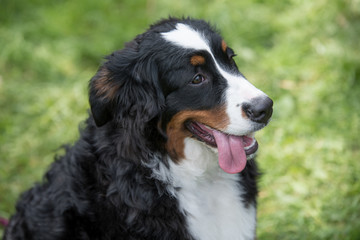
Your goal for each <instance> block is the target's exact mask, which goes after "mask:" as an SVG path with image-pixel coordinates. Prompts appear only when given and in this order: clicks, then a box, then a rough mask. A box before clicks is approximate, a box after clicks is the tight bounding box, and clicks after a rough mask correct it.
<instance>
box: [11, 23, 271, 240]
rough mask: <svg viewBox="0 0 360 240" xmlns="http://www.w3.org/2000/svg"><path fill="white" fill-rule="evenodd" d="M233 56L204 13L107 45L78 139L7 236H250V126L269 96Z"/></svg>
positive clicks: (204, 239)
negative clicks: (112, 48) (122, 44)
mask: <svg viewBox="0 0 360 240" xmlns="http://www.w3.org/2000/svg"><path fill="white" fill-rule="evenodd" d="M234 56H235V53H234V51H233V50H232V49H231V48H230V47H228V46H227V44H226V42H225V41H224V40H223V38H222V37H221V36H220V35H219V33H218V31H217V30H215V29H214V27H212V26H210V25H209V24H208V23H207V22H205V21H203V20H195V19H190V18H183V19H176V18H169V19H166V20H161V21H160V22H158V23H156V24H154V25H152V26H150V28H149V29H148V30H147V31H146V32H145V33H143V34H140V35H138V36H137V37H136V38H135V39H134V40H133V41H131V42H129V43H127V44H125V47H124V48H123V49H122V50H119V51H115V52H113V53H112V54H111V55H109V56H108V57H106V61H104V63H103V64H102V65H101V67H100V68H99V70H98V72H97V73H96V75H95V76H94V77H93V78H92V79H91V80H90V84H89V102H90V107H91V112H90V114H89V117H88V119H87V120H86V123H85V124H84V127H83V129H82V130H81V135H80V138H79V140H78V141H77V142H76V143H75V144H74V145H73V146H71V147H67V148H66V153H65V155H64V156H62V157H58V158H57V159H56V161H55V162H54V163H53V164H52V166H51V167H50V169H49V171H48V172H47V173H46V175H45V179H44V182H43V183H40V184H37V185H35V186H34V187H33V188H31V189H30V190H28V191H27V192H25V193H23V194H22V196H21V198H20V200H19V202H18V203H17V206H16V213H15V214H14V216H13V217H12V218H11V220H10V223H9V225H8V227H7V229H6V232H5V236H4V239H6V240H15V239H27V240H32V239H33V240H49V239H64V240H65V239H66V240H68V239H78V240H80V239H81V240H85V239H94V240H95V239H96V240H99V239H109V240H110V239H134V240H135V239H167V240H174V239H175V240H176V239H199V240H211V239H216V240H221V239H226V240H235V239H254V238H255V235H256V234H255V228H256V196H257V186H256V179H257V176H258V172H257V167H256V163H255V160H254V157H255V153H256V151H257V149H258V144H257V141H256V140H255V138H254V132H255V131H257V130H259V129H261V128H263V127H265V126H266V125H267V123H268V122H269V120H270V117H271V115H272V106H273V102H272V100H271V99H270V98H269V97H268V96H267V95H266V94H265V93H263V92H262V91H261V90H259V89H257V88H256V87H254V86H253V85H252V84H251V83H250V82H249V81H248V80H247V79H246V78H245V77H244V76H243V75H242V74H241V73H240V72H239V70H238V68H237V66H236V64H235V61H234V60H233V57H234Z"/></svg>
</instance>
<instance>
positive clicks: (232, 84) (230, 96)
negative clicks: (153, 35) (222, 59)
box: [161, 23, 266, 134]
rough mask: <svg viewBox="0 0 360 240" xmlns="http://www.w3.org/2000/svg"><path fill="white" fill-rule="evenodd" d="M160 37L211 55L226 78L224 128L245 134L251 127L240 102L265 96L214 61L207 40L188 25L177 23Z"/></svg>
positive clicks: (231, 131) (233, 132) (241, 77)
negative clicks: (226, 119)
mask: <svg viewBox="0 0 360 240" xmlns="http://www.w3.org/2000/svg"><path fill="white" fill-rule="evenodd" d="M161 35H162V37H163V38H164V39H165V40H167V41H169V42H171V43H173V44H174V45H176V46H179V47H182V48H185V49H194V50H200V51H201V50H204V51H207V52H208V53H209V54H210V56H211V57H212V59H213V61H214V63H215V66H216V69H217V71H218V72H219V73H220V74H221V75H222V76H223V77H224V78H225V79H226V80H227V83H228V88H227V90H226V94H225V96H224V97H225V101H226V103H227V113H228V115H229V118H230V125H229V126H228V128H227V129H224V130H226V131H227V132H229V133H232V134H245V133H246V132H248V131H249V129H250V128H251V126H250V124H251V123H249V122H250V121H249V120H248V119H245V118H244V117H243V116H242V114H241V104H242V103H244V102H248V101H249V100H250V99H252V98H255V97H259V96H266V95H265V93H263V92H262V91H261V90H259V89H257V88H256V87H254V86H253V85H252V84H251V83H250V82H249V81H247V80H246V79H245V78H244V77H243V76H242V75H241V74H239V73H230V72H228V71H226V70H225V69H223V68H222V67H221V66H220V65H219V63H218V62H217V61H216V59H215V56H214V54H213V52H212V51H211V48H210V46H209V42H208V41H207V39H206V38H205V36H204V35H203V34H202V33H200V32H198V31H196V30H195V29H193V28H192V27H190V26H189V25H186V24H183V23H178V24H177V25H176V28H175V29H174V30H172V31H169V32H165V33H162V34H161Z"/></svg>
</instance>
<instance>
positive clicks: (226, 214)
mask: <svg viewBox="0 0 360 240" xmlns="http://www.w3.org/2000/svg"><path fill="white" fill-rule="evenodd" d="M184 153H185V159H182V160H181V161H178V162H176V163H175V162H174V161H172V160H171V159H169V166H166V165H165V164H164V163H162V162H161V161H157V162H158V166H157V168H156V170H153V177H155V178H157V179H158V180H161V181H163V182H165V183H166V185H167V191H168V192H169V194H171V195H172V196H173V197H175V198H176V199H177V200H178V202H179V206H180V209H181V211H182V212H183V213H184V215H185V218H186V221H187V224H188V229H189V231H190V232H191V233H192V235H193V236H194V237H195V238H196V239H253V238H254V236H255V226H256V208H255V203H253V204H249V205H246V204H244V202H243V198H242V195H243V194H244V190H243V189H242V188H241V185H240V182H241V181H242V179H241V176H240V174H228V173H225V172H224V171H223V170H222V169H221V168H220V167H219V164H218V156H217V150H216V149H212V148H209V147H208V146H206V145H205V144H203V143H201V142H199V141H197V140H194V139H191V138H187V139H185V149H184ZM153 169H154V168H153Z"/></svg>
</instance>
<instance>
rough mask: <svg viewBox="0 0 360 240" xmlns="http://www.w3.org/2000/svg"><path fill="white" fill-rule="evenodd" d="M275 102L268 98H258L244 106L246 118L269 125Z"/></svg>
mask: <svg viewBox="0 0 360 240" xmlns="http://www.w3.org/2000/svg"><path fill="white" fill-rule="evenodd" d="M272 107H273V101H272V100H271V99H270V98H269V97H267V96H263V97H256V98H253V99H251V100H250V102H249V103H244V104H242V110H243V111H244V113H245V114H246V116H247V117H248V118H249V119H250V120H252V121H254V122H258V123H267V122H268V121H269V119H270V117H271V115H272V112H273V108H272Z"/></svg>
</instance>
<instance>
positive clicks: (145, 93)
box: [89, 37, 163, 128]
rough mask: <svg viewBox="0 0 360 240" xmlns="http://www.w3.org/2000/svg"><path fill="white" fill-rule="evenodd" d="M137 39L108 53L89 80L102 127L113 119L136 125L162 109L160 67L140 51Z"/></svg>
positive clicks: (94, 112)
mask: <svg viewBox="0 0 360 240" xmlns="http://www.w3.org/2000/svg"><path fill="white" fill-rule="evenodd" d="M138 41H139V37H138V38H137V39H135V40H134V41H132V42H130V43H128V44H126V45H125V48H124V49H123V50H121V51H116V52H114V53H112V54H111V55H110V56H108V57H107V58H106V59H107V61H106V62H105V63H104V64H103V65H102V66H101V67H100V69H99V70H98V72H97V74H96V75H95V76H94V77H93V78H92V79H91V81H90V89H89V101H90V107H91V112H92V115H93V118H94V120H95V123H96V125H97V126H99V127H100V126H102V125H104V124H106V123H107V122H109V121H111V120H114V121H116V122H117V123H119V124H120V125H121V126H122V127H124V128H126V127H128V126H127V125H129V124H132V125H135V126H136V125H137V124H139V125H140V124H141V123H144V122H148V121H150V120H151V119H153V118H154V117H155V116H156V115H157V114H159V112H160V108H161V105H162V102H163V96H162V93H161V90H160V87H159V86H158V84H159V83H158V70H157V66H156V64H155V61H152V59H151V56H143V55H141V53H139V49H138ZM143 125H144V124H143Z"/></svg>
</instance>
